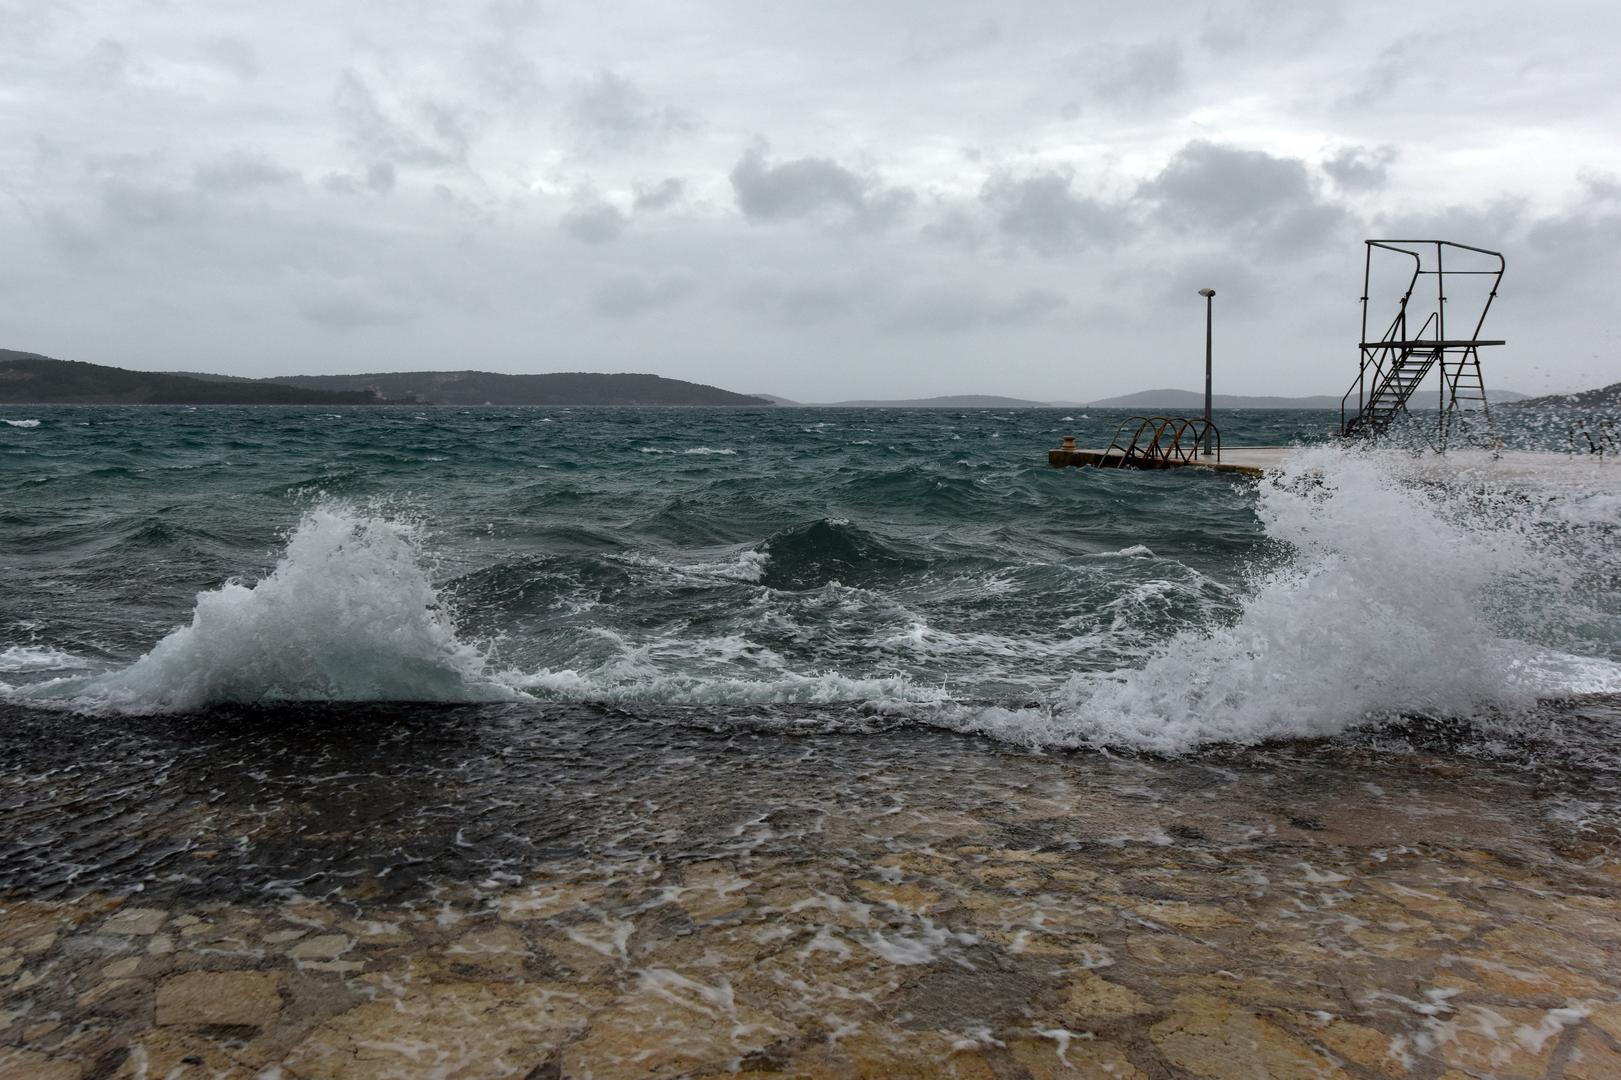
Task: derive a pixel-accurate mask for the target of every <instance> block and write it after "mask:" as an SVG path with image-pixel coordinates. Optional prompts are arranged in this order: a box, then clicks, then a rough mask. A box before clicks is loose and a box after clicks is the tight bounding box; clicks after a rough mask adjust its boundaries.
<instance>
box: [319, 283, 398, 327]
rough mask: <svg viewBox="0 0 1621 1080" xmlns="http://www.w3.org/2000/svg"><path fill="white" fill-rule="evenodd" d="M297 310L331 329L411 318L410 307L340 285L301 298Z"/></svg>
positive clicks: (385, 323) (375, 324)
mask: <svg viewBox="0 0 1621 1080" xmlns="http://www.w3.org/2000/svg"><path fill="white" fill-rule="evenodd" d="M298 313H299V314H300V315H302V316H304V318H306V319H308V320H309V321H310V322H312V323H317V324H319V325H321V326H325V327H329V328H330V329H333V330H360V329H364V328H366V327H373V326H393V325H396V324H398V323H403V322H409V321H410V319H411V318H412V313H411V310H410V309H409V308H407V307H405V306H404V305H402V304H400V303H397V302H392V301H388V300H383V299H379V298H378V297H375V296H372V295H370V294H369V293H368V292H367V291H366V290H365V289H363V288H357V287H347V286H342V285H339V286H336V287H335V288H334V290H333V291H332V292H330V293H328V294H326V295H322V296H315V297H310V298H307V299H305V300H301V301H300V302H299V304H298Z"/></svg>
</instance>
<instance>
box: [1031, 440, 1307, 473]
mask: <svg viewBox="0 0 1621 1080" xmlns="http://www.w3.org/2000/svg"><path fill="white" fill-rule="evenodd" d="M1296 449H1299V448H1298V447H1292V446H1244V447H1237V446H1235V447H1232V448H1229V449H1224V450H1223V451H1222V452H1221V456H1220V457H1219V458H1218V457H1216V456H1214V455H1212V456H1210V457H1198V456H1195V457H1191V458H1188V459H1186V460H1184V459H1181V458H1163V457H1159V458H1144V457H1142V456H1141V455H1136V454H1133V455H1130V456H1128V455H1126V454H1125V453H1123V452H1121V451H1120V450H1118V449H1111V450H1082V449H1078V448H1076V447H1074V446H1067V447H1059V448H1058V449H1056V450H1049V451H1047V464H1049V465H1052V466H1054V467H1063V466H1066V465H1076V466H1084V465H1091V466H1093V467H1095V468H1099V469H1121V468H1125V469H1209V470H1211V471H1212V472H1228V473H1242V474H1244V475H1245V476H1261V475H1263V474H1265V473H1266V471H1267V470H1268V469H1275V468H1277V467H1278V466H1279V465H1280V464H1281V463H1282V462H1283V459H1284V457H1286V456H1287V455H1288V454H1289V452H1290V451H1292V450H1296Z"/></svg>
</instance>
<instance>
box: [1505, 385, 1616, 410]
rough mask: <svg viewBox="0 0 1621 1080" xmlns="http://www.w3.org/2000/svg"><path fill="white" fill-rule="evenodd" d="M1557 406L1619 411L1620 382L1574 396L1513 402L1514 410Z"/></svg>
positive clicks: (1567, 395)
mask: <svg viewBox="0 0 1621 1080" xmlns="http://www.w3.org/2000/svg"><path fill="white" fill-rule="evenodd" d="M1545 405H1558V406H1570V405H1574V406H1576V407H1577V408H1585V409H1621V382H1618V383H1611V384H1610V385H1609V386H1601V387H1599V388H1598V389H1596V390H1583V391H1581V392H1579V393H1575V394H1548V395H1546V396H1544V397H1534V398H1531V397H1528V398H1522V399H1521V400H1519V401H1516V402H1514V406H1515V408H1521V407H1526V408H1536V407H1537V406H1545Z"/></svg>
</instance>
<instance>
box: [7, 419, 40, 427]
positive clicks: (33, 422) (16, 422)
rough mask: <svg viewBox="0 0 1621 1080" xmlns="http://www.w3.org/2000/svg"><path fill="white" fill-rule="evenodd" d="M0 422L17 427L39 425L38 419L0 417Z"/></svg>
mask: <svg viewBox="0 0 1621 1080" xmlns="http://www.w3.org/2000/svg"><path fill="white" fill-rule="evenodd" d="M0 424H5V425H7V426H8V427H18V428H37V427H39V421H38V420H6V419H3V418H0Z"/></svg>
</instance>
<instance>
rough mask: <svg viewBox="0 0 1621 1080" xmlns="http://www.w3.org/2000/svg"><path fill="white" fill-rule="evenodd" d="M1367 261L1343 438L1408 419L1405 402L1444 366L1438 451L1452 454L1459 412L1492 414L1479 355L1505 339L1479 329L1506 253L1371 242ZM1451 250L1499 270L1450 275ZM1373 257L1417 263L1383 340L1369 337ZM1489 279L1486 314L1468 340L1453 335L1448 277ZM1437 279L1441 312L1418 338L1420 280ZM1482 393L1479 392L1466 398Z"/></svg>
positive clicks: (1344, 401) (1443, 244) (1430, 243)
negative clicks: (1413, 328)
mask: <svg viewBox="0 0 1621 1080" xmlns="http://www.w3.org/2000/svg"><path fill="white" fill-rule="evenodd" d="M1364 243H1365V245H1366V251H1367V254H1366V259H1365V262H1364V266H1363V271H1362V337H1361V340H1360V343H1359V344H1358V349H1359V350H1360V354H1361V355H1360V360H1359V364H1358V367H1357V377H1356V381H1355V382H1354V383H1352V384H1351V388H1350V389H1349V390H1347V391H1346V392H1345V395H1344V396H1343V397H1342V398H1340V434H1341V435H1362V436H1376V435H1378V434H1380V433H1381V432H1383V431H1384V430H1385V429H1386V428H1387V427H1389V426H1390V424H1391V422H1392V421H1393V420H1394V419H1395V418H1396V416H1397V415H1404V414H1407V411H1408V410H1407V402H1408V400H1409V399H1410V398H1411V397H1412V396H1413V394H1414V392H1415V391H1416V390H1417V389H1418V385H1419V383H1421V382H1423V380H1424V378H1425V377H1426V376H1427V375H1428V374H1429V372H1430V370H1431V369H1432V368H1434V367H1436V366H1437V365H1439V367H1440V374H1441V379H1440V388H1439V389H1440V396H1439V400H1438V401H1437V408H1438V409H1439V411H1440V418H1439V427H1438V430H1437V433H1436V442H1435V448H1436V449H1437V450H1444V449H1446V445H1447V438H1448V435H1449V434H1450V431H1451V427H1452V424H1453V421H1454V414H1455V413H1457V412H1458V411H1460V405H1459V402H1460V401H1479V402H1480V407H1481V410H1482V414H1483V415H1485V416H1488V417H1489V415H1490V414H1489V413H1488V412H1486V409H1487V404H1486V383H1485V380H1484V378H1483V377H1482V376H1481V371H1480V349H1481V348H1482V347H1484V346H1488V345H1502V344H1503V342H1502V341H1486V340H1483V339H1482V338H1481V336H1480V329H1481V327H1482V326H1484V325H1485V323H1486V314H1487V313H1488V312H1489V311H1491V307H1492V302H1493V301H1494V300H1496V299H1497V287H1498V285H1499V284H1501V283H1502V280H1503V271H1504V269H1505V268H1506V266H1507V261H1506V260H1505V259H1504V258H1503V255H1502V253H1501V252H1497V251H1489V250H1487V249H1486V248H1480V247H1474V246H1472V245H1470V244H1459V243H1455V242H1453V241H1451V240H1367V241H1364ZM1448 249H1456V250H1457V251H1470V252H1474V253H1475V254H1477V255H1485V256H1488V257H1490V258H1493V259H1496V260H1497V268H1496V269H1495V270H1448V269H1447V268H1446V253H1447V250H1448ZM1375 252H1393V253H1395V254H1397V255H1401V256H1406V257H1407V258H1410V259H1412V260H1413V271H1412V274H1411V276H1410V277H1409V278H1408V279H1407V288H1406V290H1405V291H1403V293H1402V295H1401V298H1400V301H1399V303H1398V308H1397V311H1396V316H1395V318H1393V319H1392V320H1391V321H1390V325H1389V326H1388V327H1386V328H1385V331H1384V333H1383V334H1382V335H1381V336H1380V337H1379V338H1378V339H1377V340H1370V338H1369V336H1368V299H1369V297H1368V293H1369V290H1370V288H1371V285H1372V281H1373V260H1374V254H1375ZM1459 275H1463V276H1486V277H1490V278H1491V279H1492V281H1491V289H1490V291H1489V292H1488V294H1487V296H1486V299H1485V302H1484V303H1483V304H1482V305H1481V308H1480V314H1479V316H1478V317H1476V318H1475V320H1474V329H1473V330H1472V331H1471V333H1470V335H1469V336H1468V337H1466V338H1449V337H1447V311H1446V308H1447V288H1446V283H1447V278H1448V277H1449V276H1451V277H1456V276H1459ZM1424 277H1433V278H1434V279H1435V306H1434V309H1433V310H1431V311H1430V312H1429V313H1428V314H1427V316H1426V317H1425V319H1424V321H1423V323H1422V324H1421V325H1420V326H1419V329H1418V332H1417V333H1416V334H1411V335H1410V334H1409V332H1408V316H1409V308H1410V307H1411V306H1412V301H1413V294H1414V291H1415V290H1416V289H1417V288H1418V285H1419V279H1420V278H1424ZM1460 391H1476V393H1468V392H1460ZM1353 393H1354V394H1356V398H1357V405H1356V411H1355V413H1354V414H1353V413H1350V412H1349V408H1348V406H1349V403H1350V398H1351V395H1352V394H1353Z"/></svg>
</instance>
